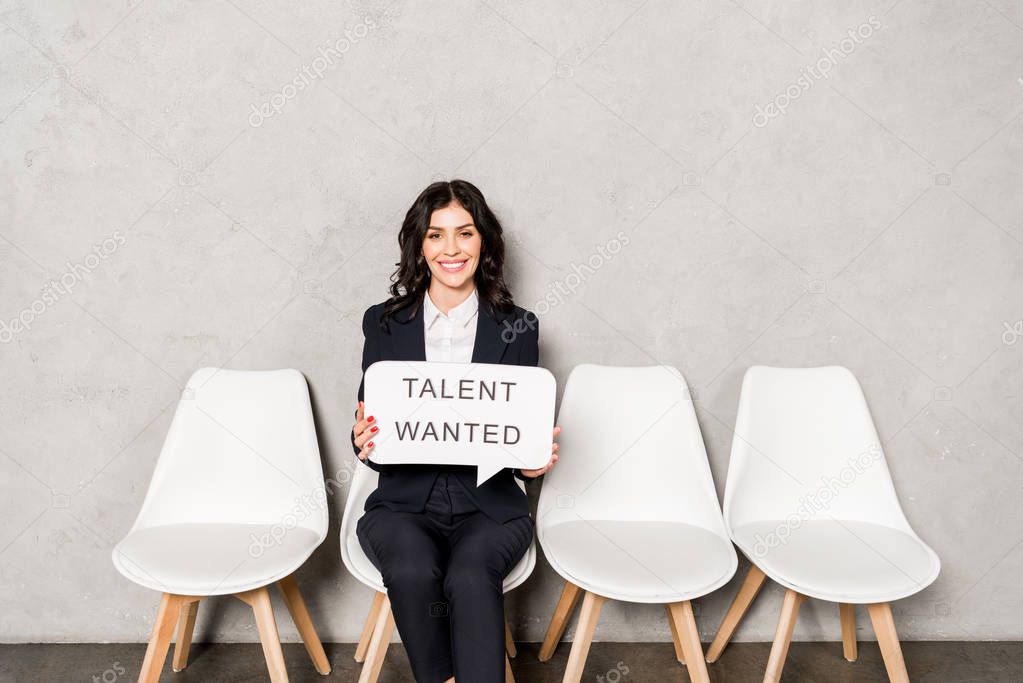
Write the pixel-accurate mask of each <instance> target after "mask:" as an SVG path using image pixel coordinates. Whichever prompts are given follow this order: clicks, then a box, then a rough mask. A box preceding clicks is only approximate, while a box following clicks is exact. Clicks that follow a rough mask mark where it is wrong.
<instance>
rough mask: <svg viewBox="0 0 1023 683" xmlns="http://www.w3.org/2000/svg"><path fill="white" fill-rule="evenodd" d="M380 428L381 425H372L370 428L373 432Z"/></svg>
mask: <svg viewBox="0 0 1023 683" xmlns="http://www.w3.org/2000/svg"><path fill="white" fill-rule="evenodd" d="M379 429H380V427H375V426H374V427H370V428H369V431H371V432H376V431H377V430H379Z"/></svg>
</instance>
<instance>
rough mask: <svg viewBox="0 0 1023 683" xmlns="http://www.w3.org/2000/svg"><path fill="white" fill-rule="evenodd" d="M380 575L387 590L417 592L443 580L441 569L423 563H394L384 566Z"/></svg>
mask: <svg viewBox="0 0 1023 683" xmlns="http://www.w3.org/2000/svg"><path fill="white" fill-rule="evenodd" d="M380 575H381V576H382V577H383V580H384V585H385V586H387V589H388V590H395V589H397V590H399V591H400V590H401V589H412V590H419V589H421V588H422V587H424V586H430V585H433V584H438V583H440V582H441V581H442V579H443V574H442V572H441V568H440V567H437V566H434V565H431V564H429V563H424V562H404V561H403V562H396V563H394V564H387V565H385V566H384V567H383V568H382V570H381V572H380Z"/></svg>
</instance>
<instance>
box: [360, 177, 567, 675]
mask: <svg viewBox="0 0 1023 683" xmlns="http://www.w3.org/2000/svg"><path fill="white" fill-rule="evenodd" d="M398 246H399V248H400V250H401V261H400V262H399V264H398V269H397V270H396V271H395V273H394V275H393V276H392V278H391V279H392V282H393V284H392V285H391V288H390V292H391V298H390V299H388V300H387V301H385V302H383V303H380V304H377V305H375V306H371V307H370V308H369V309H368V310H367V311H366V314H365V315H364V316H363V323H362V329H363V334H364V335H365V337H366V341H365V343H364V345H363V356H362V370H363V373H364V374H363V381H362V383H361V384H360V387H359V399H360V406H359V409H358V411H357V412H356V422H355V425H354V426H353V428H352V446H353V448H354V449H355V453H356V454H357V455H358V456H359V458H360V459H361V460H362V461H363V462H364V463H365V464H366V466H367V467H370V468H372V469H374V470H376V471H378V472H379V473H380V476H379V480H378V483H377V487H376V489H375V490H374V491H373V492H372V493H371V494H370V495H369V497H368V498H367V499H366V504H365V514H363V515H362V517H360V518H359V519H358V521H357V523H356V534H357V535H358V538H359V543H360V545H361V546H362V549H363V551H364V552H365V554H366V557H367V558H368V559H369V560H370V562H372V563H373V565H374V566H376V568H377V569H379V570H380V575H381V577H382V579H383V583H384V585H385V586H386V588H387V598H388V599H389V600H390V608H391V609H392V610H393V613H394V621H395V624H396V625H397V627H398V632H399V634H400V635H401V640H402V642H403V643H404V645H405V652H406V654H407V655H408V658H409V663H410V664H411V667H412V671H413V673H414V675H415V678H416V681H418V682H420V683H424V682H428V683H442V682H443V683H451V682H452V681H453V680H454V678H453V676H454V673H455V672H456V671H457V672H458V676H457V678H458V681H459V683H464V682H466V681H468V682H469V683H473V682H475V681H503V680H504V674H505V654H504V592H503V590H504V589H503V581H504V578H505V577H507V576H508V575H509V573H510V572H512V570H513V569H514V568H515V566H516V565H517V564H518V563H519V562H520V560H522V558H524V557H525V556H526V552H527V551H528V549H529V547H530V544H531V542H532V538H533V520H532V518H531V517H530V516H529V502H528V500H527V498H526V494H525V491H523V489H522V486H521V484H519V483H517V482H516V481H515V478H516V477H517V478H519V479H520V480H522V481H531V480H535V479H536V478H538V477H540V476H542V475H543V474H544V473H545V472H547V471H548V470H549V469H550V468H551V467H553V465H554V463H555V462H556V461H557V459H558V456H557V444H554V443H552V444H551V456H550V460H549V462H548V463H547V464H546V465H545V466H544V467H541V468H538V469H532V470H531V469H519V468H514V469H513V468H510V467H504V468H501V469H500V470H498V471H497V473H496V474H493V476H490V477H488V478H485V481H483V482H482V483H480V482H479V481H478V480H477V474H478V470H477V467H475V466H466V465H454V464H444V465H442V464H421V463H416V464H398V463H394V464H388V463H379V462H374V461H373V459H372V458H373V451H374V448H375V446H374V441H380V440H382V439H384V438H386V437H394V436H395V435H397V437H398V439H399V440H406V441H415V442H416V444H417V445H419V444H423V447H424V448H425V447H426V446H428V445H431V444H432V443H433V442H445V441H448V442H450V441H454V440H458V441H460V442H464V443H471V444H472V445H473V446H478V447H479V448H481V449H486V448H491V449H493V448H505V447H506V446H511V445H513V444H515V443H518V442H519V441H520V440H521V439H520V437H521V436H522V435H521V434H520V433H519V430H518V428H517V427H515V426H512V425H510V424H505V423H504V421H502V420H495V421H494V422H500V423H501V424H494V423H491V421H490V420H487V421H479V422H468V421H466V418H464V417H460V418H459V419H458V421H446V422H445V421H442V420H434V421H430V420H421V421H418V422H404V423H393V424H392V423H391V421H390V419H387V420H377V419H376V418H375V417H374V416H373V415H372V413H371V410H372V409H371V408H367V407H365V406H363V405H362V403H361V401H362V399H363V397H364V396H365V384H366V377H365V373H366V371H367V369H368V368H369V367H370V366H371V365H372V364H373V363H375V362H377V361H383V360H404V361H424V360H425V361H429V362H448V363H469V362H472V363H491V364H504V365H529V366H535V365H537V364H538V362H539V344H538V341H539V330H538V328H537V321H536V316H535V315H534V314H532V313H531V312H529V311H526V310H525V309H523V308H521V307H519V306H516V305H515V304H514V302H513V301H512V296H511V293H510V292H509V291H508V287H507V286H506V285H505V282H504V275H503V271H504V237H503V233H502V228H501V224H500V222H499V221H498V219H497V217H496V216H495V215H494V213H493V212H492V211H491V210H490V208H489V207H488V206H487V203H486V201H485V200H484V199H483V194H482V193H481V192H480V191H479V189H478V188H477V187H476V186H474V185H473V184H472V183H468V182H466V181H464V180H452V181H449V182H438V183H433V184H432V185H430V186H429V187H427V188H426V189H425V190H423V192H422V193H420V195H419V197H417V198H416V200H415V201H414V202H413V203H412V207H411V208H410V209H409V210H408V212H407V213H406V214H405V220H404V222H403V223H402V226H401V230H400V231H399V233H398ZM507 329H525V330H526V332H524V333H523V334H517V335H516V336H515V338H514V339H506V338H505V337H504V336H503V335H502V330H507ZM515 384H516V383H514V382H493V381H490V382H481V381H479V380H475V381H473V380H468V379H465V380H462V381H459V382H451V381H449V382H447V383H445V382H444V381H443V380H440V379H436V380H431V379H429V378H419V377H408V378H405V380H404V382H403V385H402V391H403V392H404V391H405V390H407V391H408V392H409V396H410V397H413V396H414V397H415V398H416V399H417V400H418V399H422V400H424V401H428V402H431V403H432V402H433V401H448V400H473V401H486V402H497V403H501V404H502V405H507V404H508V402H509V397H511V396H512V395H515V394H516V393H517V392H516V391H515ZM381 414H383V413H381ZM509 415H510V413H509ZM384 422H387V424H384ZM392 430H393V431H392ZM558 431H559V430H558V428H555V430H554V436H557V434H558ZM487 444H493V445H487ZM445 447H446V446H445Z"/></svg>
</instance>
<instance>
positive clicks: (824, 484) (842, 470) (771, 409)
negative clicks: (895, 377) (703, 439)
mask: <svg viewBox="0 0 1023 683" xmlns="http://www.w3.org/2000/svg"><path fill="white" fill-rule="evenodd" d="M725 521H726V524H727V525H728V529H729V533H730V534H731V537H732V540H733V541H735V544H736V545H737V546H739V548H740V549H741V550H742V551H743V552H744V553H745V554H746V555H747V556H748V557H749V558H750V560H751V561H752V562H753V566H752V567H751V568H750V570H749V574H747V576H746V578H745V581H744V583H743V585H742V588H741V589H740V591H739V594H738V596H737V597H736V598H735V601H734V602H733V603H732V605H731V607H730V608H729V610H728V612H727V613H726V614H725V617H724V620H723V622H722V624H721V627H720V628H719V630H718V634H717V636H716V637H715V638H714V642H713V643H712V644H711V647H710V648H709V650H708V652H707V660H708V661H710V662H713V661H715V660H717V658H718V657H719V656H720V655H721V651H722V650H723V649H724V648H725V646H726V645H727V644H728V641H729V640H730V639H731V637H732V634H733V633H734V632H735V628H736V626H737V625H738V623H739V620H740V619H741V618H742V616H743V615H744V614H745V613H746V610H747V609H748V608H749V606H750V603H751V602H752V601H753V598H755V597H756V595H757V592H758V591H759V590H760V587H761V586H762V585H763V583H764V580H765V578H766V577H770V578H771V579H773V580H774V581H776V582H778V583H780V584H781V585H782V586H784V587H785V588H786V593H785V599H784V601H783V604H782V610H781V616H780V617H779V619H778V628H777V631H776V633H775V638H774V645H773V647H772V649H771V655H770V658H769V660H768V664H767V670H766V673H765V676H764V680H765V681H777V680H778V679H779V678H780V677H781V671H782V667H783V666H784V664H785V655H786V653H787V652H788V647H789V641H790V640H791V638H792V631H793V628H794V627H795V624H796V615H797V613H798V611H799V605H800V603H801V602H802V601H803V600H805V599H806V598H807V597H811V598H817V599H820V600H828V601H831V602H837V603H839V606H840V610H839V614H840V621H841V624H842V641H843V646H844V653H845V657H846V659H848V660H849V661H854V660H855V659H856V611H855V605H857V604H862V605H866V608H867V612H868V614H869V615H870V619H871V621H872V623H873V625H874V632H875V633H876V635H877V640H878V644H879V645H880V648H881V653H882V655H883V657H884V662H885V667H886V668H887V670H888V677H889V679H890V680H892V681H908V680H909V678H908V676H907V674H906V665H905V662H904V661H903V658H902V650H901V648H900V646H899V639H898V635H897V634H896V632H895V623H894V621H893V619H892V612H891V608H890V606H889V603H890V602H891V601H892V600H898V599H899V598H904V597H906V596H909V595H912V594H914V593H917V592H919V591H921V590H923V589H924V588H925V587H926V586H928V585H930V584H931V582H933V581H934V580H935V579H936V578H937V576H938V571H939V569H940V563H939V561H938V556H937V555H936V554H935V553H934V551H933V550H931V549H930V548H929V547H928V546H927V544H925V543H924V542H923V541H922V540H920V538H919V537H917V535H916V534H915V533H914V532H913V529H912V528H910V526H909V522H908V521H907V520H906V516H905V515H904V514H903V512H902V508H901V507H900V505H899V501H898V498H897V497H896V495H895V487H894V486H893V484H892V479H891V475H890V474H889V472H888V465H887V463H886V461H885V457H884V452H883V450H882V448H881V442H880V439H879V438H878V435H877V431H876V430H875V428H874V422H873V420H872V419H871V417H870V412H869V411H868V409H867V403H866V400H865V399H864V396H863V391H862V390H861V389H860V385H859V383H858V382H857V381H856V378H855V377H854V376H853V375H852V373H851V372H849V370H847V369H846V368H843V367H837V366H832V367H821V368H770V367H764V366H754V367H751V368H750V369H749V370H747V371H746V376H745V378H744V379H743V382H742V392H741V395H740V398H739V409H738V416H737V417H736V423H735V435H734V439H733V441H732V455H731V460H730V462H729V470H728V480H727V483H726V484H725Z"/></svg>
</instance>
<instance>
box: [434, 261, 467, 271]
mask: <svg viewBox="0 0 1023 683" xmlns="http://www.w3.org/2000/svg"><path fill="white" fill-rule="evenodd" d="M464 265H465V261H459V262H458V263H441V264H440V267H441V268H444V269H445V270H458V269H459V268H461V267H462V266H464Z"/></svg>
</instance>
